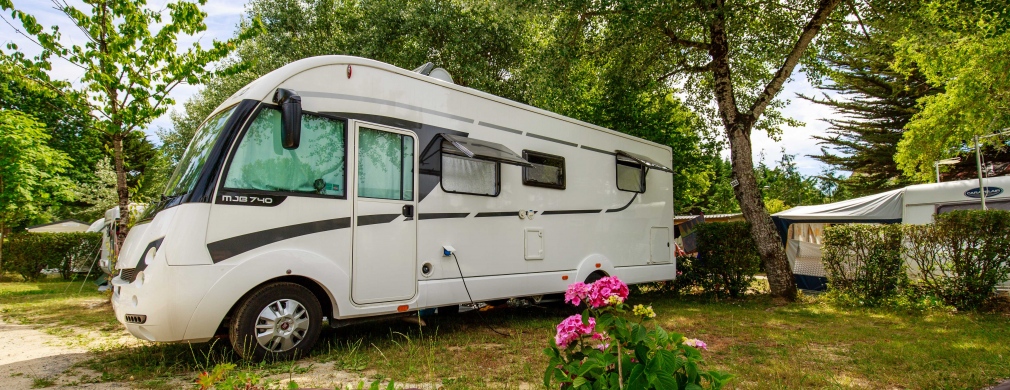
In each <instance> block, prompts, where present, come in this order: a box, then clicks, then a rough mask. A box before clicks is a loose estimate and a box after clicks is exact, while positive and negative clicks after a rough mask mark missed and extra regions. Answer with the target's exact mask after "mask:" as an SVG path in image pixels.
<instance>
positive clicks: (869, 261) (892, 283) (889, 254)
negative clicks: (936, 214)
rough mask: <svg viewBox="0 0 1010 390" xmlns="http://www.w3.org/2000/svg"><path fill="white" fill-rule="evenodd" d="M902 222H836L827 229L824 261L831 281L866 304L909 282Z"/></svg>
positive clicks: (873, 303)
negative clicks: (904, 254)
mask: <svg viewBox="0 0 1010 390" xmlns="http://www.w3.org/2000/svg"><path fill="white" fill-rule="evenodd" d="M901 238H902V225H835V226H830V227H828V228H827V229H825V230H824V248H823V250H822V251H821V261H823V263H824V271H825V272H826V273H827V277H828V285H829V286H830V288H831V289H833V290H837V291H838V292H839V293H842V294H845V295H848V296H850V297H852V298H855V299H857V300H858V301H859V302H861V303H862V304H864V305H867V306H877V305H880V304H881V303H882V302H883V301H884V300H887V299H890V298H893V297H895V296H897V295H898V294H899V293H900V292H901V291H902V288H903V287H904V286H906V285H907V284H908V273H907V267H906V266H905V262H904V260H902V251H901V248H902V246H901Z"/></svg>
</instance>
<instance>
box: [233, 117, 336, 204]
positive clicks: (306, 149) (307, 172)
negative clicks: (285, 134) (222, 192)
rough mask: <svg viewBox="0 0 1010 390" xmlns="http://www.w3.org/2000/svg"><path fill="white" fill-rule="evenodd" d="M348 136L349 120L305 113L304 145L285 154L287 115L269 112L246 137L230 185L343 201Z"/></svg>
mask: <svg viewBox="0 0 1010 390" xmlns="http://www.w3.org/2000/svg"><path fill="white" fill-rule="evenodd" d="M346 133H347V132H346V125H345V123H344V122H343V121H340V120H335V119H329V118H323V117H320V116H315V115H309V114H304V115H302V133H301V143H300V146H299V147H298V148H297V149H293V150H288V149H284V147H283V146H281V113H280V111H278V110H276V109H273V108H264V109H263V110H260V112H259V114H258V115H257V116H256V119H255V120H253V123H252V124H250V125H249V129H248V130H246V132H245V135H243V136H242V141H241V143H240V144H239V147H238V149H236V150H235V155H234V157H232V162H231V166H230V167H229V168H228V174H227V176H226V177H225V181H224V186H225V187H226V188H230V189H245V190H258V191H272V192H295V193H306V194H319V195H330V196H337V197H343V196H345V195H346V190H347V189H346V188H345V187H346V172H345V171H346V158H345V156H346V155H347V150H346V143H345V140H346V139H347V137H346Z"/></svg>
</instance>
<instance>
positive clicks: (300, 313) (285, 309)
mask: <svg viewBox="0 0 1010 390" xmlns="http://www.w3.org/2000/svg"><path fill="white" fill-rule="evenodd" d="M322 318H323V315H322V308H321V307H320V305H319V300H317V299H316V296H315V295H314V294H312V292H311V291H309V290H308V289H307V288H305V287H302V286H301V285H299V284H296V283H286V282H284V283H274V284H268V285H266V286H263V287H260V288H259V289H258V290H256V292H254V293H252V294H251V295H249V296H248V297H246V298H245V299H244V300H243V301H242V302H241V303H240V304H239V307H238V310H237V311H236V312H235V315H234V316H232V321H231V325H230V326H229V327H228V337H229V339H230V340H231V345H232V348H234V349H235V352H237V353H238V354H239V355H240V356H242V357H243V358H246V359H254V360H261V359H264V358H268V359H277V360H287V359H292V358H298V357H302V356H307V355H308V353H309V350H310V349H312V346H313V345H314V344H315V343H316V340H317V339H318V338H319V330H320V329H321V328H322Z"/></svg>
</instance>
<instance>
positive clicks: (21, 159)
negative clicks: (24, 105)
mask: <svg viewBox="0 0 1010 390" xmlns="http://www.w3.org/2000/svg"><path fill="white" fill-rule="evenodd" d="M49 137H50V136H49V133H48V132H47V131H46V129H45V127H44V126H43V125H42V124H41V123H39V122H37V121H36V120H35V118H33V117H32V116H30V115H27V114H24V113H22V112H20V111H15V110H0V234H3V233H6V232H7V231H8V229H10V228H11V227H13V226H17V225H19V224H23V223H25V222H28V221H32V220H35V219H38V218H41V217H43V216H44V215H46V213H47V212H48V210H49V207H50V206H52V205H53V204H54V203H56V202H58V201H61V200H66V199H69V198H70V197H71V196H72V195H73V194H72V192H71V191H72V189H73V184H72V183H71V182H70V180H68V179H67V178H66V177H64V176H63V174H64V173H65V172H66V170H67V169H68V168H69V166H70V164H69V161H68V160H67V156H66V154H64V153H63V152H60V151H58V150H54V149H53V148H51V147H49V145H47V141H49Z"/></svg>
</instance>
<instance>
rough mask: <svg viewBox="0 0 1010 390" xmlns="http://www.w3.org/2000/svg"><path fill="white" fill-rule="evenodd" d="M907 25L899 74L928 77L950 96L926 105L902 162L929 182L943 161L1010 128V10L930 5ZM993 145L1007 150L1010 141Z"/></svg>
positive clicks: (960, 1)
mask: <svg viewBox="0 0 1010 390" xmlns="http://www.w3.org/2000/svg"><path fill="white" fill-rule="evenodd" d="M908 17H909V19H912V20H914V21H915V23H911V24H906V25H907V26H908V27H907V29H906V32H905V33H904V34H903V36H902V39H900V40H898V42H897V43H896V44H895V47H896V48H897V52H896V61H895V68H897V69H898V70H900V71H902V72H904V73H905V74H911V73H912V72H921V73H922V74H923V75H924V76H925V78H926V80H927V81H928V82H929V84H931V85H933V86H942V87H943V91H942V92H941V93H937V94H934V95H929V96H926V97H923V98H921V99H919V103H920V104H921V111H920V112H919V113H917V114H916V115H915V116H914V117H913V118H912V120H911V121H910V122H909V123H908V125H907V126H906V132H905V134H904V136H903V138H902V140H901V142H900V143H899V145H898V154H897V157H896V159H897V161H898V163H899V166H900V167H901V169H902V170H903V171H904V172H905V173H906V174H909V175H913V176H915V177H917V178H919V179H921V180H928V179H929V178H930V177H931V176H932V175H933V163H934V162H935V161H936V160H939V159H941V158H945V157H951V156H953V155H957V154H960V153H962V152H963V151H964V150H966V149H970V148H971V147H972V146H973V145H972V141H973V137H974V136H982V135H986V134H990V133H993V132H994V131H997V130H1002V129H1006V128H1008V127H1010V93H1008V92H1007V91H1010V8H1008V7H1007V4H1006V2H1005V1H964V0H928V1H924V2H922V4H921V5H920V6H919V7H918V9H917V10H916V12H915V13H912V14H910V15H908ZM988 142H989V143H990V145H991V146H993V147H1000V148H1004V149H1005V148H1006V145H1007V144H1010V137H993V138H990V139H988ZM1004 158H1005V156H1004Z"/></svg>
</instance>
